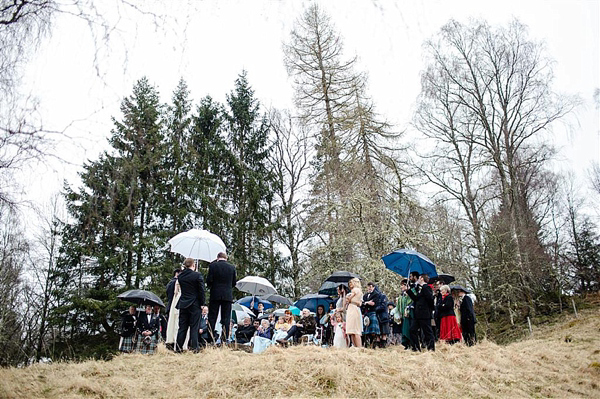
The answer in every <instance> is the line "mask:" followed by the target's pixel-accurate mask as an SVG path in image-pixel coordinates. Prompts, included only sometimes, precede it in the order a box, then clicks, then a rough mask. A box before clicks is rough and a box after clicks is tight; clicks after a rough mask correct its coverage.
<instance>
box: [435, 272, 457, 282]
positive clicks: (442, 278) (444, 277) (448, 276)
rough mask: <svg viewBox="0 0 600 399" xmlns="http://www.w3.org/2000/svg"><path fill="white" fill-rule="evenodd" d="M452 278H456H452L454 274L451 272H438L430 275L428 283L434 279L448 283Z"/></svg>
mask: <svg viewBox="0 0 600 399" xmlns="http://www.w3.org/2000/svg"><path fill="white" fill-rule="evenodd" d="M454 280H456V279H455V278H454V276H452V275H451V274H444V273H440V274H438V275H437V276H435V277H431V278H430V279H429V282H430V283H434V282H436V281H441V282H442V283H444V284H450V283H451V282H453V281H454Z"/></svg>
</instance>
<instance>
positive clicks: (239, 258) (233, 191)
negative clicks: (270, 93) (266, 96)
mask: <svg viewBox="0 0 600 399" xmlns="http://www.w3.org/2000/svg"><path fill="white" fill-rule="evenodd" d="M227 106H228V110H227V113H226V120H227V143H228V145H229V148H230V149H231V152H232V154H233V165H232V170H231V175H230V176H229V177H228V179H227V193H228V198H229V200H230V206H231V209H230V210H231V213H232V214H233V215H234V217H233V218H232V220H231V221H230V226H229V227H230V229H231V231H232V239H233V241H232V243H231V246H232V248H233V256H234V258H235V261H236V262H237V263H238V267H239V269H240V270H239V275H240V276H244V275H246V274H261V273H262V272H264V271H265V269H267V268H268V266H269V250H268V245H267V244H266V242H268V238H267V237H268V228H269V222H270V218H269V212H268V209H269V207H268V204H269V203H270V201H271V200H272V197H273V191H272V190H273V186H272V184H271V181H272V175H271V173H270V172H269V170H268V167H267V156H268V151H269V148H268V141H267V140H268V133H269V127H268V121H267V119H266V117H265V116H262V117H261V116H260V113H259V112H260V111H259V110H260V104H259V102H258V101H257V100H256V99H255V98H254V91H253V90H252V88H251V87H250V84H249V83H248V80H247V78H246V72H245V71H243V72H242V73H241V74H240V75H239V76H238V79H236V81H235V88H234V90H233V91H232V92H231V93H230V94H229V95H228V96H227Z"/></svg>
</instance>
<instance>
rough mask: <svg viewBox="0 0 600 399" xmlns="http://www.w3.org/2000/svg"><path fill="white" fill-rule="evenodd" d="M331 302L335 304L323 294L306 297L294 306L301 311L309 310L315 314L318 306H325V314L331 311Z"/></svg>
mask: <svg viewBox="0 0 600 399" xmlns="http://www.w3.org/2000/svg"><path fill="white" fill-rule="evenodd" d="M331 302H333V299H331V298H330V297H329V296H327V295H323V294H307V295H304V296H303V297H302V298H300V299H298V300H297V301H296V302H295V303H294V306H296V307H297V308H299V309H304V308H307V309H308V310H310V311H311V312H315V313H316V312H317V306H319V305H323V307H325V312H327V310H328V309H329V304H330V303H331Z"/></svg>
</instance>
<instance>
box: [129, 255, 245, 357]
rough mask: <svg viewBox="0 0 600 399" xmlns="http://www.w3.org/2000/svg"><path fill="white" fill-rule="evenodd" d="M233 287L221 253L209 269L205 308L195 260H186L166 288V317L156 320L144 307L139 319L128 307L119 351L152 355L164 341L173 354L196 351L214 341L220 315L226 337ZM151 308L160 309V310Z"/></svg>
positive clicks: (230, 270) (231, 268)
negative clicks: (157, 345) (160, 341)
mask: <svg viewBox="0 0 600 399" xmlns="http://www.w3.org/2000/svg"><path fill="white" fill-rule="evenodd" d="M235 283H236V272H235V266H234V265H232V264H231V263H229V262H227V254H226V253H224V252H220V253H219V254H218V255H217V259H216V260H215V261H214V262H212V263H210V265H209V266H208V274H207V276H206V285H207V286H208V287H209V288H210V289H211V296H210V302H209V305H208V306H205V292H204V286H205V284H204V277H203V276H202V274H201V273H199V272H197V271H196V261H195V260H194V259H191V258H187V259H185V260H184V262H183V267H182V268H181V269H176V270H174V271H173V278H172V279H171V281H169V283H168V284H167V287H166V289H167V317H166V318H164V319H162V318H160V317H159V316H157V315H156V313H153V307H152V306H151V305H147V306H146V314H145V315H141V316H139V317H138V316H137V315H136V314H135V306H133V307H131V308H130V310H129V312H127V313H125V314H123V316H122V320H121V343H120V350H121V351H123V352H133V351H137V352H140V353H154V351H155V349H156V344H157V342H158V341H159V340H163V341H164V342H165V343H166V345H167V348H170V349H172V350H174V351H175V352H182V351H183V350H184V349H188V350H193V351H198V350H199V349H200V348H201V347H202V346H203V345H206V344H207V343H210V342H213V341H214V339H215V330H214V326H215V325H216V322H217V318H218V317H219V314H220V315H221V323H222V324H223V326H226V330H225V334H226V335H227V334H228V333H229V331H228V329H229V321H230V319H231V305H232V303H233V287H235ZM154 308H158V309H160V307H159V306H155V307H154ZM148 309H150V310H148ZM132 323H133V325H134V326H135V327H134V328H132V327H131V325H132Z"/></svg>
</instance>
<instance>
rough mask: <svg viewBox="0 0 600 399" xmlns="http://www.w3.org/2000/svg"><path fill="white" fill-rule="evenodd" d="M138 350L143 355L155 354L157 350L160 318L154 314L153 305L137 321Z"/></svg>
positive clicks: (148, 306)
mask: <svg viewBox="0 0 600 399" xmlns="http://www.w3.org/2000/svg"><path fill="white" fill-rule="evenodd" d="M136 329H137V332H138V344H137V350H138V352H139V353H142V354H153V353H154V351H155V350H156V342H157V339H156V334H157V333H158V330H159V329H160V323H159V320H158V318H156V316H154V313H152V305H146V313H145V314H143V315H141V316H140V317H139V318H138V319H137V325H136Z"/></svg>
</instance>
